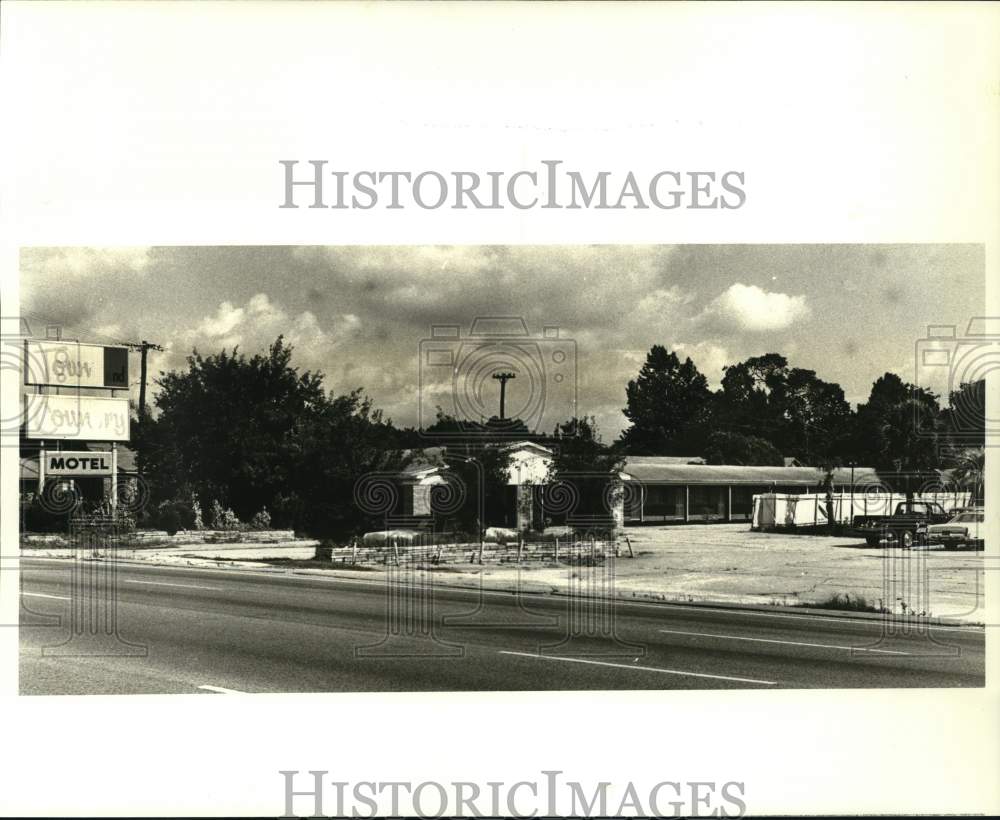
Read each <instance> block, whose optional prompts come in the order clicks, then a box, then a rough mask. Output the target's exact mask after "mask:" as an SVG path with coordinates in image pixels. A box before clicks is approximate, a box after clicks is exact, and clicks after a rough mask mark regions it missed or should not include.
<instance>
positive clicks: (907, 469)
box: [855, 373, 941, 499]
mask: <svg viewBox="0 0 1000 820" xmlns="http://www.w3.org/2000/svg"><path fill="white" fill-rule="evenodd" d="M940 416H941V410H940V407H939V405H938V399H937V396H936V395H935V394H934V393H932V392H931V391H929V390H927V389H925V388H922V387H917V386H915V385H912V384H909V383H907V382H904V381H903V380H902V379H901V378H900V377H899V376H897V375H896V374H895V373H886V374H884V375H883V376H880V377H879V378H878V379H877V380H876V381H875V382H874V383H873V384H872V390H871V394H870V395H869V398H868V401H867V402H866V403H865V404H861V405H859V406H858V411H857V416H856V431H855V432H856V450H857V455H858V457H859V460H860V461H862V462H863V463H866V464H869V465H871V466H873V467H874V468H875V469H876V471H877V472H878V474H879V477H880V479H881V480H882V481H883V483H884V484H886V485H887V486H888V487H889V488H890V489H892V490H895V491H897V492H903V493H905V494H906V496H907V498H908V499H912V497H913V495H914V493H915V492H916V491H917V490H918V489H919V487H920V486H921V485H923V484H925V483H926V482H927V481H929V480H932V479H936V478H937V477H938V476H939V473H938V471H937V468H938V466H939V463H940V459H939V449H938V447H939V431H940Z"/></svg>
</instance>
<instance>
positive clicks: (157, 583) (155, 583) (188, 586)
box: [125, 578, 221, 591]
mask: <svg viewBox="0 0 1000 820" xmlns="http://www.w3.org/2000/svg"><path fill="white" fill-rule="evenodd" d="M125 583H126V584H150V585H151V586H157V587H184V588H185V589H214V590H216V591H218V590H220V589H221V587H203V586H200V585H198V584H170V583H167V582H166V581H133V580H130V579H128V578H126V579H125Z"/></svg>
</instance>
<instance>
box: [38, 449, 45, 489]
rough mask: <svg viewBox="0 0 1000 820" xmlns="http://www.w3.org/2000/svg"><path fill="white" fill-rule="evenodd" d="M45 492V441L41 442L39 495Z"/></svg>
mask: <svg viewBox="0 0 1000 820" xmlns="http://www.w3.org/2000/svg"><path fill="white" fill-rule="evenodd" d="M43 492H45V439H42V441H41V442H40V449H39V450H38V494H39V495H41V494H42V493H43Z"/></svg>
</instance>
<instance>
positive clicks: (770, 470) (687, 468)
mask: <svg viewBox="0 0 1000 820" xmlns="http://www.w3.org/2000/svg"><path fill="white" fill-rule="evenodd" d="M622 473H623V474H624V475H625V477H626V478H627V479H633V480H636V481H643V482H648V483H655V484H752V485H768V484H776V485H781V486H804V487H814V486H816V485H817V484H821V483H822V482H823V478H824V475H825V474H824V472H823V471H822V470H820V469H818V468H816V467H745V466H740V465H731V464H678V463H677V461H676V460H674V459H671V458H663V457H660V456H631V457H630V458H628V459H627V460H626V462H625V466H624V468H622ZM833 483H834V484H842V485H848V484H850V483H851V468H850V467H838V468H837V469H836V470H834V476H833ZM875 483H878V476H877V475H876V473H875V470H874V469H873V468H871V467H855V468H854V484H855V485H858V486H866V485H868V484H875Z"/></svg>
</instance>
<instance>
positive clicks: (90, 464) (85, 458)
mask: <svg viewBox="0 0 1000 820" xmlns="http://www.w3.org/2000/svg"><path fill="white" fill-rule="evenodd" d="M113 459H114V455H113V454H112V453H111V452H110V451H105V452H103V453H99V452H94V451H93V450H82V451H79V452H77V451H69V450H63V451H62V452H59V453H45V475H47V476H50V475H51V476H88V475H111V472H112V466H113Z"/></svg>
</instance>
